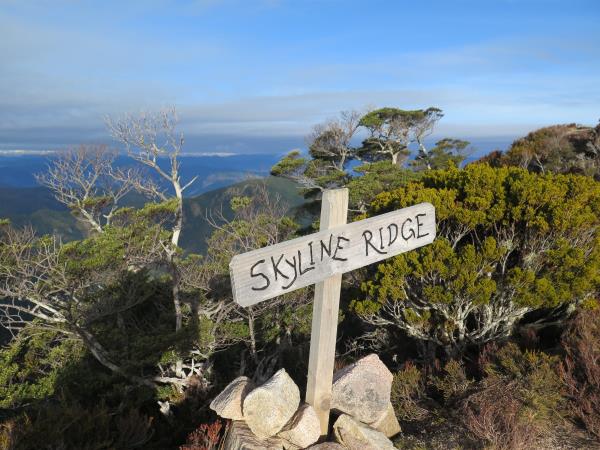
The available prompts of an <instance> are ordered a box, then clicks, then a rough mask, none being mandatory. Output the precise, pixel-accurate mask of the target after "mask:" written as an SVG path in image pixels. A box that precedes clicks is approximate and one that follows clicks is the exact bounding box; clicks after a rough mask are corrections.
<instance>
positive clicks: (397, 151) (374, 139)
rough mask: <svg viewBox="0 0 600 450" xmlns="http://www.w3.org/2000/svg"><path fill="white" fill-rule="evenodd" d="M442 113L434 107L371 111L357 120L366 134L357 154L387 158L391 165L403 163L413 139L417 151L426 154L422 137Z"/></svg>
mask: <svg viewBox="0 0 600 450" xmlns="http://www.w3.org/2000/svg"><path fill="white" fill-rule="evenodd" d="M442 117H443V113H442V110H441V109H438V108H427V109H425V110H423V109H418V110H410V111H408V110H403V109H399V108H389V107H386V108H380V109H376V110H374V111H371V112H369V113H367V114H365V115H364V116H363V117H362V118H361V119H360V122H359V124H360V126H362V127H365V128H366V129H367V130H368V132H369V137H368V138H367V139H365V140H364V141H363V144H362V147H361V148H360V149H359V152H358V154H359V156H360V157H361V159H363V160H366V161H371V162H374V161H381V160H389V161H391V162H392V164H394V165H403V164H404V162H405V161H406V160H407V159H408V157H409V155H410V150H409V145H410V144H411V143H413V142H416V143H417V144H418V146H419V151H420V153H421V154H423V155H426V154H427V148H426V147H425V144H424V139H425V138H426V137H427V136H428V135H429V134H430V133H431V132H432V131H433V128H434V126H435V124H436V123H437V121H438V120H440V119H441V118H442Z"/></svg>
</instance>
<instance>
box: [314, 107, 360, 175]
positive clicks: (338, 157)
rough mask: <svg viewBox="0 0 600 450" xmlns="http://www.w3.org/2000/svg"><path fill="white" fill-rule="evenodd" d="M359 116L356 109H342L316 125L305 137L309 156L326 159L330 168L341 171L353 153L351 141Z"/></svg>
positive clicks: (356, 128)
mask: <svg viewBox="0 0 600 450" xmlns="http://www.w3.org/2000/svg"><path fill="white" fill-rule="evenodd" d="M361 116H362V115H361V113H360V112H358V111H342V112H341V113H340V116H339V117H338V118H335V119H331V120H328V121H326V122H325V123H322V124H319V125H316V126H315V127H314V128H313V130H312V132H311V134H310V135H309V136H308V138H307V144H308V147H309V149H310V153H311V156H313V158H317V159H322V160H325V161H328V162H329V164H330V168H331V169H334V170H338V171H340V172H343V171H344V170H345V167H346V163H347V162H348V161H349V160H350V159H351V158H352V157H353V155H354V149H353V148H352V144H351V142H352V138H353V137H354V135H355V134H356V131H357V130H358V126H359V123H360V118H361Z"/></svg>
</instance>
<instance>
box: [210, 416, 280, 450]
mask: <svg viewBox="0 0 600 450" xmlns="http://www.w3.org/2000/svg"><path fill="white" fill-rule="evenodd" d="M219 448H221V447H219ZM223 450H283V443H282V441H281V439H279V438H269V439H259V438H257V437H256V436H255V435H254V433H252V431H250V428H248V425H246V424H245V423H244V422H242V421H239V420H236V421H234V422H231V425H230V426H229V430H228V431H227V436H226V437H225V440H224V443H223Z"/></svg>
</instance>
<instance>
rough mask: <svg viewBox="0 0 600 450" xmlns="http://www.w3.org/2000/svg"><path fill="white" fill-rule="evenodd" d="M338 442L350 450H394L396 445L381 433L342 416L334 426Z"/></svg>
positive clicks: (345, 415)
mask: <svg viewBox="0 0 600 450" xmlns="http://www.w3.org/2000/svg"><path fill="white" fill-rule="evenodd" d="M333 433H334V435H335V439H336V441H338V442H339V443H340V444H342V445H343V446H344V447H345V448H346V449H348V450H393V449H394V444H393V443H392V441H390V440H389V439H388V438H387V437H385V435H384V434H383V433H382V432H381V431H377V430H375V429H373V428H371V427H370V426H368V425H365V424H364V423H360V422H358V421H357V420H354V419H353V418H352V417H350V416H348V415H347V414H342V415H341V416H340V417H338V420H336V421H335V423H334V424H333Z"/></svg>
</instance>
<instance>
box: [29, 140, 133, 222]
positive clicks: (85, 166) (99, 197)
mask: <svg viewBox="0 0 600 450" xmlns="http://www.w3.org/2000/svg"><path fill="white" fill-rule="evenodd" d="M116 156H117V153H116V152H115V151H114V150H111V149H109V148H107V147H106V146H105V145H80V146H79V147H77V148H73V149H70V150H67V151H65V152H61V153H59V154H58V156H56V158H55V159H53V160H52V161H51V162H50V164H49V165H48V170H47V172H45V173H40V174H37V175H36V179H37V181H38V182H39V183H40V184H42V185H43V186H46V187H47V188H48V189H50V190H51V191H52V193H53V194H54V197H55V198H56V200H58V201H59V202H60V203H62V204H64V205H66V206H67V207H69V208H70V209H71V210H72V211H73V212H74V214H75V216H76V217H77V218H78V219H79V220H81V221H82V222H84V223H86V224H87V225H88V226H89V227H91V229H92V230H94V231H95V232H97V233H102V230H103V228H104V227H105V226H107V225H110V223H111V220H112V218H113V216H114V213H115V211H116V210H117V209H118V208H119V206H120V205H119V202H120V201H121V200H122V198H123V197H124V196H125V195H126V194H127V193H129V192H131V190H132V189H134V188H135V186H136V184H138V180H139V179H141V177H140V176H139V173H138V172H137V171H134V170H132V169H129V170H124V169H118V168H115V167H114V161H115V158H116Z"/></svg>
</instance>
